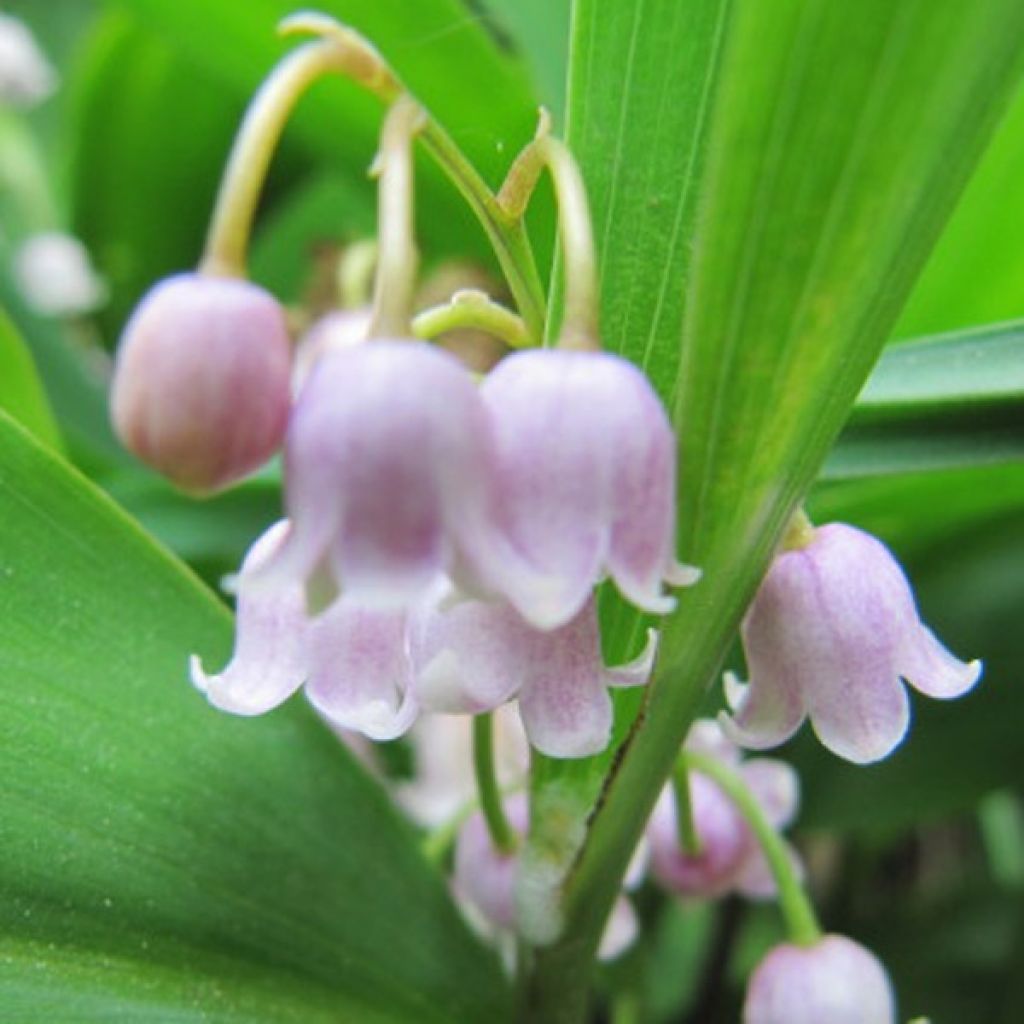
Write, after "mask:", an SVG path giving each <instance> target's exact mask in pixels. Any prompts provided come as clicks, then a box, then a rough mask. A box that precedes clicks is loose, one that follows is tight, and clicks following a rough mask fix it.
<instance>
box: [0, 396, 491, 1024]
mask: <svg viewBox="0 0 1024 1024" xmlns="http://www.w3.org/2000/svg"><path fill="white" fill-rule="evenodd" d="M0 521H2V522H3V524H4V529H3V532H2V536H0V621H2V622H3V631H4V640H3V644H2V645H0V686H2V688H3V707H4V742H3V744H2V746H0V772H2V774H3V779H4V816H3V843H2V845H0V907H2V908H3V909H2V910H0V921H2V927H0V1006H2V1007H3V1017H4V1019H5V1020H11V1021H18V1022H19V1024H21V1022H25V1024H30V1022H35V1021H38V1022H39V1024H44V1022H45V1024H50V1022H52V1021H55V1020H75V1021H95V1022H97V1024H99V1022H107V1021H110V1020H132V1021H169V1020H174V1021H182V1022H186V1021H188V1022H191V1021H195V1022H197V1024H198V1022H200V1021H202V1022H213V1021H224V1022H227V1021H232V1022H238V1021H246V1022H253V1024H257V1022H262V1021H268V1022H269V1021H296V1022H298V1021H301V1022H303V1024H305V1022H308V1021H324V1022H327V1021H339V1020H342V1021H368V1022H404V1021H409V1022H413V1021H415V1022H417V1024H419V1022H437V1024H454V1022H465V1024H476V1022H478V1021H483V1020H487V1021H491V1020H497V1021H500V1020H503V1019H506V1017H507V1015H508V1005H507V990H506V986H505V984H504V982H503V979H502V976H501V972H500V969H499V967H498V965H497V963H496V961H495V960H494V958H493V956H492V955H491V954H490V953H489V952H487V951H485V950H484V949H483V948H482V947H481V946H480V945H479V944H478V943H477V942H476V941H475V940H474V939H473V938H472V937H471V936H470V935H469V933H468V932H467V930H466V928H465V926H464V925H463V924H462V922H461V920H460V918H459V915H458V913H457V912H456V910H455V908H454V906H453V905H452V903H451V902H450V900H449V898H448V896H447V893H446V891H445V886H444V883H443V882H442V880H441V879H440V877H438V876H437V875H436V874H435V873H434V871H433V869H431V868H429V867H428V866H427V864H426V862H425V860H424V859H423V857H422V856H421V854H420V853H419V851H418V849H417V846H416V843H415V839H414V836H413V834H412V831H411V829H409V828H408V827H407V826H405V825H404V824H403V823H401V822H400V821H399V820H398V819H397V818H396V816H395V814H394V812H393V810H392V808H391V806H390V802H389V800H388V798H387V796H386V795H385V793H384V792H383V791H382V790H381V788H380V787H379V786H378V785H377V784H376V783H375V782H373V781H372V780H371V779H369V778H368V777H367V776H366V775H365V774H364V773H363V771H362V770H361V769H359V768H358V767H356V765H355V764H354V762H353V760H352V759H351V757H350V756H349V755H348V754H347V753H346V751H345V749H344V748H343V747H342V745H341V744H340V743H339V742H338V740H337V739H336V738H335V737H334V736H333V734H332V733H330V732H329V731H328V730H327V729H326V728H324V727H323V726H322V725H321V724H320V723H319V722H318V721H317V720H316V719H315V717H314V716H313V714H312V712H311V711H309V709H308V708H307V707H306V706H305V704H304V703H303V702H302V701H301V699H298V700H296V701H295V702H293V703H292V704H291V705H289V706H286V707H285V708H282V709H279V710H278V711H277V712H275V713H272V714H270V715H267V716H264V717H262V718H257V719H241V718H235V717H232V716H228V715H224V714H221V713H219V712H217V711H215V710H213V709H212V708H210V707H209V706H208V705H207V704H206V702H205V701H204V700H203V699H202V698H201V697H200V696H199V695H197V694H196V693H195V692H194V691H193V690H192V688H191V687H190V686H189V684H188V681H187V677H186V659H187V655H188V653H189V652H190V651H197V652H199V653H200V654H201V655H202V656H203V657H204V659H207V660H208V662H209V663H210V664H211V665H217V664H219V663H220V661H221V659H223V658H224V656H225V655H226V653H227V652H228V649H229V645H230V634H231V628H230V620H229V617H228V615H227V614H226V612H225V611H224V609H223V607H222V606H221V605H220V604H219V602H217V601H216V600H215V599H214V598H213V596H212V595H211V594H210V593H209V592H208V591H206V590H205V589H204V588H203V587H202V586H201V585H200V584H198V582H197V581H196V580H195V578H194V577H192V576H191V575H190V574H189V573H188V572H187V571H186V570H184V569H183V568H182V567H181V566H180V564H179V563H177V562H175V561H174V560H173V559H172V558H171V557H170V556H168V555H167V554H165V553H164V552H163V551H162V550H161V549H160V548H158V547H157V546H155V545H154V544H153V542H152V541H150V540H149V539H148V538H147V537H146V536H145V535H144V534H143V533H142V532H141V531H140V530H139V529H138V528H137V527H136V526H135V525H134V524H133V523H132V522H131V521H130V520H129V519H127V518H126V517H125V516H124V515H123V514H122V513H121V512H120V511H119V510H118V509H117V507H116V506H114V505H113V504H112V503H111V502H110V501H109V500H108V499H106V498H105V497H104V496H103V495H102V494H100V493H99V492H98V491H96V490H95V489H94V488H93V487H92V486H91V485H89V484H88V483H86V482H85V481H84V480H83V479H81V478H80V477H78V476H77V474H75V473H74V471H72V470H69V469H68V468H67V467H66V466H64V465H63V464H61V463H60V462H58V461H57V460H56V459H54V458H53V457H52V456H50V455H48V454H47V453H46V452H45V450H43V449H42V448H40V447H39V446H38V445H36V444H35V443H34V442H33V441H32V440H31V439H30V437H29V436H28V435H27V434H26V433H25V432H24V431H22V430H21V429H20V428H19V427H17V426H16V425H15V424H14V423H13V422H12V421H11V420H9V419H8V418H6V417H3V416H0Z"/></svg>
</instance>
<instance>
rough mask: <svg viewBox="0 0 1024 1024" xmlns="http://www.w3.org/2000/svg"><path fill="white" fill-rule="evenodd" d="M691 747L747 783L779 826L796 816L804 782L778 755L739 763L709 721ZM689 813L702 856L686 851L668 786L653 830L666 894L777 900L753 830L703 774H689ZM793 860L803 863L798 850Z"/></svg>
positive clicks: (655, 868)
mask: <svg viewBox="0 0 1024 1024" xmlns="http://www.w3.org/2000/svg"><path fill="white" fill-rule="evenodd" d="M686 748H687V749H688V750H697V751H700V752H701V753H704V754H706V755H708V756H710V757H715V758H717V759H718V760H721V761H722V762H724V763H725V764H726V765H728V766H729V767H730V768H731V769H732V770H733V771H735V772H736V773H737V774H738V775H739V776H740V777H741V778H742V779H743V781H744V783H745V784H746V786H747V787H748V789H749V790H750V791H751V793H752V794H753V795H754V797H755V799H756V800H757V802H758V803H759V804H760V805H761V809H762V811H763V812H764V815H765V817H766V818H767V820H768V822H769V823H770V824H771V825H772V827H773V828H775V829H778V830H782V829H784V828H785V827H786V826H787V825H789V824H791V823H792V821H793V819H794V818H795V817H796V811H797V806H798V804H799V800H800V789H799V780H798V778H797V775H796V772H795V771H794V770H793V768H792V767H791V766H790V765H788V764H786V763H785V762H783V761H778V760H775V759H773V758H754V759H752V760H749V761H743V760H741V756H740V751H739V750H738V748H737V747H736V746H735V745H734V744H732V743H730V742H729V740H727V739H726V738H725V737H724V736H723V735H722V731H721V729H720V728H719V726H718V725H717V724H716V723H715V722H713V721H710V720H706V719H704V720H699V721H697V722H695V723H694V725H693V728H692V729H691V731H690V735H689V737H688V738H687V742H686ZM688 781H689V790H690V808H691V810H690V813H691V816H692V821H693V827H694V832H695V833H696V839H697V842H698V847H699V848H698V852H696V853H687V852H686V851H685V850H684V849H683V847H682V845H681V843H680V839H679V830H678V824H677V811H676V801H675V796H674V794H673V792H672V789H671V787H666V789H665V790H664V792H663V793H662V794H661V796H660V797H659V799H658V802H657V804H656V805H655V808H654V812H653V814H652V815H651V819H650V821H649V823H648V826H647V837H648V840H649V842H650V847H651V872H652V874H653V875H654V876H655V877H656V878H657V879H658V881H659V882H660V883H661V884H662V885H663V886H665V887H666V888H667V889H670V890H672V891H673V892H676V893H679V894H680V895H683V896H688V897H695V898H699V899H711V898H715V897H718V896H722V895H724V894H726V893H728V892H738V893H740V894H741V895H743V896H746V897H748V898H750V899H766V898H770V897H772V896H774V895H775V891H776V889H775V880H774V878H773V877H772V874H771V870H770V869H769V867H768V863H767V860H766V859H765V856H764V853H763V852H762V850H761V846H760V844H759V843H758V842H757V840H756V838H755V836H754V834H753V832H752V830H751V828H750V826H749V825H748V824H747V822H746V820H745V819H744V817H743V816H742V815H741V814H740V812H739V811H738V810H737V809H736V807H735V805H734V804H733V802H732V800H730V798H729V797H728V796H726V794H725V793H723V792H722V790H721V789H720V788H719V786H718V785H717V784H716V783H715V782H714V781H713V780H712V779H710V778H708V777H707V776H705V775H702V774H701V773H700V772H699V771H691V772H690V773H689V779H688ZM791 857H792V859H793V860H794V861H795V862H797V863H798V861H797V855H796V852H795V851H791Z"/></svg>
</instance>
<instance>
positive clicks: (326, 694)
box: [190, 521, 418, 740]
mask: <svg viewBox="0 0 1024 1024" xmlns="http://www.w3.org/2000/svg"><path fill="white" fill-rule="evenodd" d="M288 531H289V524H288V522H287V521H282V522H279V523H277V524H275V525H274V526H272V527H271V528H270V529H269V530H267V531H266V533H264V534H263V535H262V536H261V537H260V538H259V539H258V540H257V541H256V543H255V544H254V545H253V546H252V548H251V549H250V551H249V553H248V555H247V556H246V558H245V561H244V563H243V565H242V574H241V575H240V577H239V584H238V588H239V590H238V615H237V626H236V637H235V652H234V656H233V657H232V659H231V661H230V662H229V663H228V665H227V667H226V668H224V669H223V670H222V671H221V672H219V673H217V674H215V675H209V674H207V673H206V672H205V671H204V670H203V667H202V664H201V663H200V661H199V659H198V658H197V657H195V656H193V657H192V659H191V663H190V668H191V675H192V681H193V683H194V684H195V685H196V687H197V688H198V689H199V690H200V691H201V692H203V693H204V694H205V695H206V697H207V699H208V700H209V701H210V703H211V704H213V705H214V706H215V707H218V708H220V709H221V710H223V711H230V712H232V713H233V714H236V715H260V714H263V713H264V712H266V711H269V710H271V709H272V708H275V707H277V706H278V705H279V704H281V703H283V702H284V701H285V700H287V698H288V697H290V696H291V695H292V694H293V693H294V692H295V691H296V690H298V689H299V687H301V686H302V685H303V684H304V683H305V684H306V696H307V697H308V698H309V700H310V702H311V703H312V704H313V706H314V707H315V708H316V709H317V711H318V712H319V713H320V714H321V715H322V716H323V717H324V718H325V719H327V721H328V722H329V723H330V724H331V725H333V726H335V727H337V728H340V729H349V730H353V731H356V732H360V733H362V734H363V735H365V736H368V737H369V738H370V739H374V740H389V739H394V738H395V737H396V736H400V735H401V734H402V733H404V732H405V731H406V730H407V729H408V728H409V727H410V726H411V725H412V723H413V720H414V719H415V717H416V714H417V710H418V709H417V707H416V702H415V700H414V697H413V691H412V674H413V666H412V662H411V660H410V659H409V656H408V643H407V639H406V616H405V615H404V614H403V613H401V612H394V611H377V610H373V609H367V608H362V607H359V606H354V605H352V604H350V603H349V602H348V601H346V600H340V601H337V602H335V603H334V605H332V606H331V608H329V609H328V610H327V611H326V612H325V613H324V614H323V615H320V616H318V617H317V618H315V619H310V618H308V617H307V615H306V608H305V595H304V592H303V588H302V586H301V585H299V584H293V585H292V586H290V587H284V588H281V589H277V590H273V591H267V590H263V589H260V588H258V587H257V588H253V587H251V586H250V585H249V584H248V583H247V580H246V575H245V574H246V573H247V572H252V571H254V570H256V569H258V568H259V567H260V566H261V565H263V564H265V563H266V562H267V561H268V560H269V559H271V558H273V557H274V555H275V554H276V553H277V551H279V550H280V548H281V546H282V545H283V544H284V543H286V540H287V536H288Z"/></svg>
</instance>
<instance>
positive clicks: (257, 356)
mask: <svg viewBox="0 0 1024 1024" xmlns="http://www.w3.org/2000/svg"><path fill="white" fill-rule="evenodd" d="M290 374H291V343H290V341H289V338H288V332H287V329H286V327H285V321H284V313H283V311H282V309H281V306H280V305H279V304H278V302H277V301H276V300H275V299H274V298H273V297H272V296H271V295H270V294H269V293H268V292H266V291H264V290H263V289H262V288H259V287H257V286H256V285H254V284H250V283H249V282H248V281H244V280H240V279H236V278H228V277H212V276H207V275H203V274H179V275H177V276H175V277H171V278H168V279H167V280H165V281H162V282H161V283H160V284H158V285H156V287H155V288H153V289H152V290H151V291H150V292H149V293H148V294H147V295H146V296H145V297H144V298H143V300H142V302H141V303H140V304H139V307H138V308H137V309H136V311H135V312H134V314H133V315H132V317H131V319H130V320H129V322H128V325H127V326H126V327H125V331H124V334H123V336H122V338H121V343H120V346H119V347H118V352H117V364H116V367H115V373H114V383H113V393H112V395H111V407H112V415H113V420H114V425H115V427H116V428H117V432H118V434H119V436H120V437H121V440H122V441H123V442H124V444H125V446H126V447H127V448H129V449H130V450H131V451H132V452H134V453H135V454H136V455H137V456H138V457H139V458H140V459H142V461H143V462H145V463H147V464H148V465H150V466H152V467H153V468H154V469H157V470H159V471H160V472H161V473H164V474H165V475H166V476H168V477H170V479H171V480H173V481H174V482H175V483H176V484H177V485H178V486H179V487H182V488H184V489H185V490H189V491H197V492H207V491H214V490H217V489H219V488H221V487H224V486H226V485H227V484H229V483H231V482H232V481H234V480H237V479H238V478H239V477H242V476H244V475H246V474H247V473H249V472H251V471H252V470H254V469H256V468H257V467H258V466H260V465H261V464H262V463H263V462H265V461H266V460H267V459H268V458H270V456H271V455H272V454H273V453H274V451H275V450H276V449H277V448H278V446H279V445H280V443H281V439H282V437H283V436H284V429H285V423H286V422H287V418H288V410H289V406H290V401H291V400H290V394H289V379H290Z"/></svg>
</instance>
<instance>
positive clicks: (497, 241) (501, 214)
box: [280, 13, 547, 342]
mask: <svg viewBox="0 0 1024 1024" xmlns="http://www.w3.org/2000/svg"><path fill="white" fill-rule="evenodd" d="M280 31H281V32H282V33H283V34H290V33H294V32H311V33H314V34H316V35H319V36H323V37H325V38H329V37H335V36H338V35H341V36H343V37H344V38H345V39H347V40H351V39H362V37H360V36H359V35H358V34H357V33H356V32H355V31H354V30H352V29H350V28H347V27H346V26H344V25H341V24H340V23H339V22H336V21H334V19H332V18H329V17H327V16H326V15H318V14H310V13H302V14H296V15H293V16H292V17H290V18H286V19H285V20H284V21H283V22H282V23H281V26H280ZM362 42H363V44H364V46H366V47H367V48H369V49H370V50H371V51H372V52H373V53H374V54H376V51H375V50H373V48H372V47H370V44H369V43H367V42H366V41H365V40H362ZM377 59H378V61H380V65H381V67H383V68H384V69H385V70H386V72H387V76H386V77H381V76H377V77H374V76H372V75H363V77H361V78H359V77H356V78H355V80H356V81H357V82H358V83H359V84H360V85H362V86H364V87H365V88H367V89H369V91H370V92H372V93H373V94H374V95H376V96H377V97H378V98H379V99H381V100H383V101H384V102H385V103H391V102H393V101H394V99H395V97H396V96H397V95H398V94H399V93H400V92H402V91H403V89H404V87H403V86H402V84H401V82H400V81H399V79H398V77H397V75H395V73H394V71H393V70H392V69H391V68H389V67H388V66H387V65H386V64H385V63H384V61H383V58H381V57H380V56H379V55H377ZM353 77H355V76H353ZM419 138H420V141H421V142H422V143H423V146H424V148H425V149H426V150H427V152H428V153H430V155H431V156H432V157H433V158H434V160H436V161H437V163H438V165H439V166H440V167H441V169H442V170H443V171H444V172H445V174H447V175H448V177H449V178H450V179H451V181H452V183H453V184H454V185H455V187H456V188H457V189H458V190H459V192H460V194H461V195H462V197H463V198H464V199H465V200H466V202H467V204H468V205H469V207H470V209H471V210H472V211H473V213H474V214H475V215H476V217H477V219H478V220H479V221H480V224H481V225H482V226H483V229H484V231H485V232H486V233H487V237H488V239H489V240H490V242H491V245H492V247H493V249H494V253H495V256H496V257H497V259H498V264H499V265H500V266H501V270H502V273H503V274H504V275H505V278H506V280H507V281H508V286H509V289H510V290H511V292H512V296H513V298H514V299H515V301H516V306H517V308H518V309H519V313H520V315H521V316H522V318H523V320H524V322H525V323H526V327H527V330H528V331H529V332H530V335H531V337H532V338H534V339H535V342H539V341H540V338H541V337H542V335H543V331H544V321H545V319H546V316H547V304H546V302H545V298H544V287H543V285H542V284H541V280H540V274H539V273H538V271H537V264H536V261H535V260H534V257H533V250H532V248H531V247H530V239H529V236H528V235H527V233H526V227H525V225H524V223H523V220H522V218H521V217H520V218H515V217H510V216H509V215H508V214H507V213H506V212H505V210H503V209H502V208H501V206H500V205H499V203H498V201H497V199H496V198H495V196H494V193H493V192H492V191H491V190H490V188H488V186H487V183H486V182H485V181H484V179H483V178H482V177H480V174H479V172H478V171H477V169H476V168H475V167H474V166H473V165H472V163H470V161H469V160H468V159H467V158H466V156H465V154H464V153H463V152H462V150H461V149H459V147H458V146H457V145H456V144H455V142H454V141H453V140H452V138H451V136H450V135H449V134H448V133H447V132H446V131H445V130H444V129H443V128H442V127H441V126H440V125H439V124H438V123H437V122H436V121H435V120H434V119H433V118H432V117H430V115H429V114H426V115H425V121H424V123H423V127H422V129H421V131H420V134H419Z"/></svg>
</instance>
